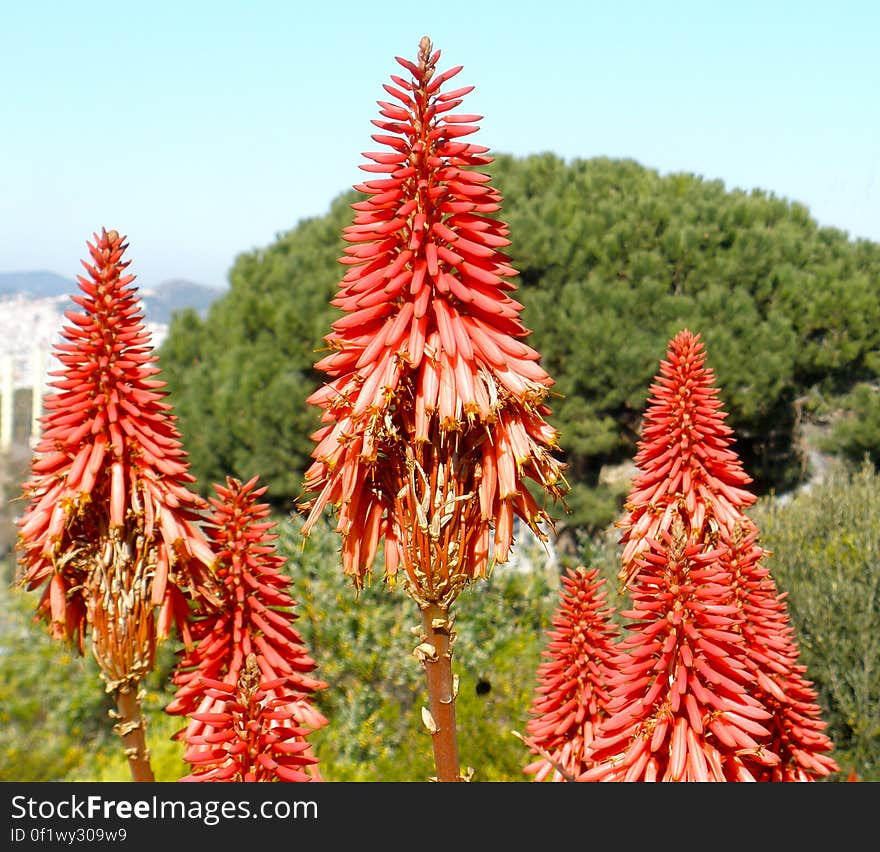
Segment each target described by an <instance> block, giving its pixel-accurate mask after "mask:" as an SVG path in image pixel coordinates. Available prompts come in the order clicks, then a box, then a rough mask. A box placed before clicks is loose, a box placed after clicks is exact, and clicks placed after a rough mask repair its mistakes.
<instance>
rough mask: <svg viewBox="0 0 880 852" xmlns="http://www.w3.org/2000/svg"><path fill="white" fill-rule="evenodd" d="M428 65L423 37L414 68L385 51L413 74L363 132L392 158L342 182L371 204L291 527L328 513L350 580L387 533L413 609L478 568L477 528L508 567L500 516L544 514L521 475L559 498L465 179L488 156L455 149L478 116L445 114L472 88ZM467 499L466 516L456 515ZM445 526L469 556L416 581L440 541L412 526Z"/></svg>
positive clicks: (537, 376)
mask: <svg viewBox="0 0 880 852" xmlns="http://www.w3.org/2000/svg"><path fill="white" fill-rule="evenodd" d="M439 56H440V53H439V51H436V52H433V51H432V46H431V42H430V40H429V39H428V38H427V37H426V38H424V39H422V41H421V43H420V46H419V57H418V63H417V64H414V63H412V62H409V61H408V60H405V59H401V58H399V57H398V59H397V61H398V63H399V64H400V65H401V66H402V67H404V68H405V69H407V70H408V71H409V72H410V74H411V75H412V79H411V80H407V79H404V78H401V77H397V76H392V81H393V83H394V85H386V86H385V89H386V91H387V92H388V94H389V95H390V96H391V97H392V98H394V99H395V101H396V102H397V103H391V102H386V101H379V105H380V107H381V110H380V113H381V115H382V119H381V120H377V121H375V122H374V124H375V125H376V126H377V127H378V128H379V129H380V130H381V131H383V132H382V133H379V134H376V135H374V136H373V139H374V141H376V142H377V143H379V144H380V145H384V146H387V147H388V148H390V150H389V151H385V152H368V153H366V154H365V156H366V157H367V158H368V159H369V160H370V161H371V162H370V163H369V164H366V165H364V166H362V168H363V169H364V170H365V171H367V172H369V173H372V174H380V175H382V177H381V178H376V179H372V180H368V181H366V182H365V183H363V184H359V185H358V186H357V187H356V189H358V190H359V191H361V192H363V193H364V194H365V195H366V196H368V198H367V199H366V200H364V201H361V202H358V203H356V204H355V205H353V206H354V209H355V210H356V211H357V215H356V216H355V220H354V224H353V225H352V226H350V227H349V228H346V230H345V239H346V240H347V241H348V242H349V243H350V244H351V245H350V246H349V247H348V248H347V249H346V250H345V257H343V258H342V261H341V262H342V263H344V264H345V265H346V266H347V267H348V271H347V272H346V274H345V276H344V277H343V279H342V281H341V282H340V285H339V293H338V295H337V297H336V298H335V299H334V300H333V304H335V305H337V306H338V307H340V308H341V309H342V310H343V311H344V312H345V314H346V315H345V316H343V317H342V318H341V319H339V320H337V321H336V322H335V323H334V324H333V330H332V332H331V333H330V334H328V335H327V336H326V338H325V340H326V342H327V345H328V347H329V349H330V350H331V354H329V355H328V356H326V357H325V358H323V359H321V360H320V361H318V363H317V364H316V367H317V368H318V369H320V370H323V371H324V372H326V373H327V374H328V375H329V376H331V377H332V378H333V381H331V382H330V383H329V384H327V385H325V386H324V387H322V388H320V389H319V390H318V391H316V392H315V393H314V394H313V395H312V396H311V397H310V402H311V403H313V404H314V405H316V406H319V407H320V408H322V409H323V423H324V425H323V426H322V427H321V428H320V429H319V430H318V431H317V432H316V433H315V435H314V436H313V437H314V439H315V441H316V447H315V450H314V452H313V457H314V459H315V461H314V463H313V464H312V466H311V467H310V469H309V470H308V472H307V474H306V484H307V490H308V491H311V492H314V493H315V494H316V495H317V496H316V497H315V498H314V499H313V500H312V501H311V502H310V503H309V504H307V506H306V508H309V509H311V511H310V514H309V517H308V519H307V521H306V524H305V527H304V532H305V534H308V532H309V529H310V528H311V527H312V525H313V524H314V523H315V521H316V519H317V518H318V516H319V515H320V514H321V512H322V511H323V509H324V508H325V506H327V505H331V506H333V507H335V508H336V509H337V510H338V525H337V529H338V531H339V532H340V533H341V534H342V536H343V562H344V570H345V572H346V573H347V574H349V575H351V576H352V578H353V579H354V581H355V583H356V585H357V586H358V587H360V586H361V585H362V584H363V582H364V581H365V579H366V576H367V574H368V573H369V572H370V570H371V566H372V560H373V556H374V554H375V553H376V551H377V549H378V541H379V539H380V538H381V537H382V536H383V534H386V533H388V532H391V538H390V541H389V540H388V539H387V538H386V562H385V570H386V577H387V578H388V579H392V578H393V577H394V574H395V572H396V570H397V566H399V565H400V566H402V567H403V568H404V569H405V570H406V572H407V575H408V578H409V580H410V582H412V583H413V584H414V585H415V587H416V588H418V589H420V590H422V591H423V592H424V596H425V598H426V599H428V600H440V599H442V598H443V597H444V595H447V594H448V593H450V592H451V593H452V594H453V596H454V594H455V593H456V589H457V586H458V585H459V584H460V582H462V581H467V580H469V579H473V578H474V577H479V576H484V575H485V574H486V572H487V571H488V559H489V553H490V550H491V547H490V532H489V528H490V526H492V525H495V535H494V540H493V541H491V544H494V551H495V558H496V560H497V561H505V560H506V559H507V556H508V553H509V549H510V546H511V543H512V527H511V521H512V518H513V515H518V516H519V517H520V518H521V519H522V520H523V521H525V522H526V523H527V524H528V525H529V526H530V527H532V528H533V529H534V530H535V531H536V532H539V531H540V524H541V523H542V522H544V521H548V520H549V519H548V518H547V517H546V515H545V514H544V513H543V512H542V511H541V510H539V509H538V508H537V506H535V505H534V501H532V500H531V499H530V498H529V497H528V496H527V489H526V486H525V480H526V479H527V478H531V479H533V480H535V481H536V482H538V483H540V485H541V486H542V487H543V488H545V489H546V490H547V491H548V492H549V493H550V494H552V495H553V496H561V494H562V492H563V490H564V488H565V485H564V480H563V477H562V467H561V465H560V464H559V463H558V462H557V461H555V460H554V459H553V458H552V456H551V451H554V450H556V449H557V435H556V432H555V431H554V430H553V429H552V428H550V427H549V426H548V425H547V424H546V423H545V421H544V419H543V417H544V415H546V414H547V413H548V410H547V408H546V407H545V406H544V405H543V400H544V399H545V398H546V396H547V394H548V392H549V388H550V387H551V385H552V380H551V379H550V377H549V376H548V375H547V374H546V373H545V372H544V370H543V369H541V367H540V366H539V365H538V359H539V354H538V353H537V352H536V351H535V350H534V349H532V348H531V347H529V346H527V345H526V344H525V343H523V342H522V340H521V339H522V338H524V337H526V336H527V335H528V331H527V330H526V329H525V328H524V327H523V325H522V324H521V322H520V320H519V314H520V312H521V310H522V306H521V305H520V304H519V303H517V302H515V301H514V300H513V299H511V297H510V296H509V295H507V292H506V291H510V290H513V289H514V288H515V287H514V285H513V284H512V283H511V282H510V281H509V280H508V279H509V278H511V277H512V276H514V275H515V274H516V271H515V270H514V269H513V268H512V267H511V266H510V263H509V258H508V257H507V256H506V255H504V254H503V253H502V252H501V249H502V248H503V247H505V246H506V245H508V243H509V240H508V239H507V232H508V229H507V226H506V225H504V224H503V223H501V222H499V221H497V220H496V219H494V218H491V216H490V215H489V214H492V213H494V212H496V211H497V210H498V209H499V208H500V203H501V197H500V195H499V193H498V192H497V191H496V190H494V189H493V188H492V187H491V186H490V184H489V178H488V176H486V175H484V174H482V173H480V172H479V171H476V170H475V169H474V167H479V166H482V165H485V164H488V163H490V162H491V157H488V156H487V155H486V152H487V150H488V149H486V148H484V147H483V146H479V145H474V144H472V143H469V142H464V141H461V140H462V138H463V137H465V136H467V135H470V134H472V133H474V132H475V131H476V130H477V129H478V128H477V126H476V125H475V124H474V123H473V122H475V121H477V120H479V118H480V117H479V116H472V115H457V114H454V113H452V112H451V111H452V110H454V109H455V108H456V107H457V106H458V105H459V104H460V103H461V100H462V97H463V96H464V95H465V94H467V93H468V92H469V91H470V90H471V89H472V87H463V88H460V89H456V90H455V91H453V92H448V93H445V94H444V93H442V92H441V89H442V85H443V83H445V82H446V81H447V80H449V79H450V78H451V77H453V76H454V75H455V74H457V73H458V72H459V71H460V70H461V69H460V68H453V69H451V70H449V71H446V72H443V73H440V74H435V68H436V64H437V60H438V58H439ZM404 486H406V487H407V493H406V494H403V495H402V494H401V493H400V491H401V488H402V487H404ZM477 493H479V495H480V500H481V505H482V508H481V509H480V508H477V507H474V506H472V505H471V503H472V500H471V497H472V496H473V495H476V494H477ZM417 506H419V507H421V508H420V509H417V508H416V507H417ZM400 510H403V511H404V512H405V513H406V514H405V515H404V516H400V515H399V514H398V512H399V511H400ZM413 513H416V514H413ZM438 515H439V516H440V517H438ZM458 515H462V516H464V518H465V519H466V520H467V528H468V530H469V531H468V533H467V534H466V536H465V537H464V539H463V540H462V541H461V547H462V550H461V553H462V555H464V554H468V555H469V556H470V557H471V558H469V559H464V558H459V559H458V560H457V563H455V564H449V563H445V564H443V565H442V566H438V567H439V571H437V572H427V573H428V574H429V576H430V575H431V574H432V573H433V576H430V579H428V578H426V577H425V576H424V575H425V573H426V569H425V566H424V565H423V562H424V555H427V554H429V553H430V552H431V551H432V550H437V547H436V544H431V543H429V542H428V541H426V540H424V539H426V532H427V531H428V530H430V529H432V524H433V528H434V529H435V530H436V528H437V527H438V526H440V527H446V526H447V524H449V523H450V522H448V521H446V522H444V520H443V519H444V518H447V517H450V516H458ZM496 519H499V520H498V521H497V524H496V523H495V522H496ZM413 521H415V524H413V523H412V522H413ZM419 523H420V524H421V526H419ZM461 526H462V525H461V524H460V523H455V524H452V526H451V528H452V529H457V528H460V527H461ZM413 527H416V528H415V529H413ZM352 530H353V531H354V534H351V532H350V531H352ZM435 537H436V536H435ZM390 551H394V552H390ZM435 558H437V557H435ZM420 575H421V576H420Z"/></svg>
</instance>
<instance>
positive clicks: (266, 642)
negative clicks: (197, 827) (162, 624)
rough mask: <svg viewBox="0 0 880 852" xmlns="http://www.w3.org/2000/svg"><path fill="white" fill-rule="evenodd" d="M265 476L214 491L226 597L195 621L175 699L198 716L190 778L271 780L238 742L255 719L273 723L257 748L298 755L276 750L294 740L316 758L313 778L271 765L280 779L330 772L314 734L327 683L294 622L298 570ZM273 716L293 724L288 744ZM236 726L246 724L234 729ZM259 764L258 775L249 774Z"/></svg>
mask: <svg viewBox="0 0 880 852" xmlns="http://www.w3.org/2000/svg"><path fill="white" fill-rule="evenodd" d="M257 480H258V478H257V477H254V478H252V479H251V480H249V481H248V482H246V483H244V484H242V483H241V482H240V481H238V480H236V479H232V478H227V480H226V486H225V487H224V486H221V485H216V484H215V486H214V487H215V489H216V491H217V495H218V497H217V498H211V500H210V502H211V505H212V506H213V513H212V514H211V516H210V517H209V518H208V519H207V520H206V524H205V528H206V531H207V534H208V537H209V539H210V540H211V543H212V546H213V548H214V551H215V553H216V554H217V575H218V578H219V581H220V583H221V584H222V588H223V594H222V604H221V606H220V607H219V608H217V609H215V610H211V611H208V612H206V613H202V615H201V617H199V618H198V619H197V620H196V621H195V623H194V625H193V628H192V632H193V636H194V638H195V639H196V640H197V644H196V646H195V648H194V649H193V650H192V651H191V652H190V653H189V654H186V655H184V656H183V657H182V658H181V659H180V661H179V662H178V665H177V667H176V669H175V672H174V675H173V682H174V684H175V685H176V687H177V692H176V694H175V696H174V699H173V700H172V701H171V702H170V704H169V705H168V706H167V707H166V708H165V710H166V712H167V713H169V714H171V715H185V716H188V717H189V720H188V723H187V725H186V727H185V728H184V729H182V730H181V731H179V732H178V734H177V735H176V736H177V738H178V739H183V740H185V741H186V743H187V744H188V747H187V751H186V758H185V759H186V760H187V761H189V762H190V763H192V764H193V766H194V767H196V769H195V771H194V778H192V779H190V780H237V781H242V780H267V779H266V778H264V777H263V775H264V774H265V772H267V771H270V770H268V769H266V766H264V767H263V769H262V770H261V769H259V768H255V767H254V766H253V765H252V764H251V763H246V758H245V756H243V755H239V754H238V753H237V752H234V751H230V749H232V747H233V745H234V744H235V743H238V742H241V737H240V736H239V733H241V730H245V729H247V730H248V731H250V730H251V727H252V726H251V727H249V726H248V724H246V723H247V722H248V721H255V720H256V722H257V723H259V724H258V727H259V728H260V730H261V731H262V732H263V733H262V734H261V736H262V737H263V739H261V740H260V747H259V748H258V750H257V752H256V754H259V755H271V756H272V760H274V761H275V762H276V763H278V765H279V766H282V767H285V766H288V765H289V761H288V762H287V763H285V762H281V761H279V759H278V755H277V754H276V752H277V751H278V750H279V749H281V750H282V751H283V750H287V751H289V752H290V751H291V750H292V752H291V753H293V752H295V753H296V755H297V761H296V762H298V763H301V764H302V765H303V767H306V768H303V769H302V772H304V773H305V774H306V775H307V776H308V777H307V778H299V777H293V775H291V774H290V773H289V772H287V773H286V770H283V769H282V770H277V769H276V768H275V767H273V768H271V772H274V773H275V774H276V775H278V780H288V781H290V780H312V779H315V780H320V776H319V774H318V772H317V767H316V765H315V764H316V763H317V761H316V760H315V759H314V758H313V757H312V755H311V752H310V750H309V748H308V744H307V742H306V741H305V737H306V735H307V734H308V732H309V731H311V730H316V729H317V728H319V727H322V726H323V725H325V724H327V719H326V718H325V717H324V716H323V714H321V713H320V712H319V711H318V710H317V709H316V708H315V706H314V704H313V698H314V694H315V692H316V691H318V690H321V689H324V688H326V686H327V684H326V683H324V682H323V681H321V680H318V679H316V678H315V677H313V676H312V675H311V674H309V673H310V672H312V671H313V670H314V669H315V668H316V666H315V662H314V660H313V659H312V658H311V656H310V655H309V653H308V650H307V648H306V646H305V644H304V642H303V640H302V637H301V636H300V634H299V632H298V631H297V630H296V629H295V628H294V626H293V624H294V621H295V620H296V617H297V616H296V613H295V607H296V601H295V600H294V599H293V598H292V597H291V596H290V593H289V587H290V583H291V581H290V579H289V578H288V577H286V576H285V575H284V574H283V573H282V572H281V569H282V567H283V565H284V558H283V557H282V556H280V555H279V554H277V553H276V552H275V549H274V540H275V539H276V537H277V536H276V535H275V534H274V533H273V532H272V529H273V528H274V524H273V523H272V522H269V521H266V520H265V519H266V518H267V516H268V514H269V507H268V505H267V504H262V503H258V502H257V500H258V498H259V497H260V496H262V495H263V494H265V492H266V488H265V486H264V487H260V488H258V487H257ZM248 660H250V661H251V663H250V664H251V665H252V666H254V667H255V669H254V671H255V674H252V675H248V676H247V677H246V678H245V679H246V680H247V684H249V686H246V688H245V686H242V678H243V677H245V674H246V673H245V666H246V665H247V664H248ZM254 678H256V679H257V680H258V681H261V683H262V685H261V686H260V696H259V698H255V697H254V695H255V693H254V690H255V689H256V681H255V680H254ZM218 689H219V690H220V692H219V693H218ZM236 690H238V693H236V692H235V691H236ZM242 690H244V693H242ZM233 693H235V694H238V695H239V697H238V699H236V701H238V705H236V706H238V708H239V709H237V710H236V711H235V713H230V711H229V701H231V700H232V699H231V698H230V695H232V694H233ZM243 694H246V697H247V700H244V698H242V697H241V696H242V695H243ZM241 708H246V712H245V710H242V709H241ZM270 713H272V714H280V715H277V717H276V716H270V715H267V714H270ZM270 719H276V721H277V719H282V720H283V721H284V722H285V724H286V725H287V726H288V727H290V730H289V731H287V732H286V733H285V734H284V736H283V737H282V740H283V742H284V745H283V746H276V745H275V744H274V741H273V740H272V739H271V736H274V735H276V734H278V733H279V731H278V730H277V727H278V726H277V725H276V724H275V723H274V722H273V724H270V725H268V726H267V725H266V724H265V723H266V722H267V720H270ZM242 720H244V721H242ZM242 725H243V726H244V727H242ZM291 726H292V727H291ZM233 729H234V730H235V731H236V732H238V733H236V736H235V737H234V738H231V739H228V738H227V735H228V734H230V732H231V731H233ZM270 735H271V736H270ZM248 736H250V735H248ZM266 737H269V738H268V739H267V738H266ZM224 743H225V745H224ZM299 744H302V747H301V748H300V745H299ZM248 748H249V749H253V748H256V745H255V743H254V742H252V741H249V745H248ZM251 758H253V754H251ZM242 761H245V763H242ZM232 765H235V766H238V767H239V768H238V769H237V770H236V771H235V772H234V773H233V774H232V775H231V776H229V777H225V775H224V773H225V772H226V768H228V767H229V766H232ZM208 766H210V767H211V770H210V771H208V769H207V768H206V767H208ZM250 772H253V773H256V776H257V777H256V778H253V779H250V778H248V777H246V776H248V773H250ZM297 772H300V770H299V769H298V770H297ZM218 773H219V774H220V775H224V777H222V778H221V777H219V776H218ZM285 774H287V775H290V777H285ZM294 774H296V773H294Z"/></svg>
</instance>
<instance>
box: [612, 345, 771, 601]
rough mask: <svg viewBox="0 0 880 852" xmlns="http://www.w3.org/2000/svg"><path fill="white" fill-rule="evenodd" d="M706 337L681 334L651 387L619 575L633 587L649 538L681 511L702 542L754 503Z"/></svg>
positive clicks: (726, 527) (727, 527) (727, 526)
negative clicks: (733, 445) (727, 420)
mask: <svg viewBox="0 0 880 852" xmlns="http://www.w3.org/2000/svg"><path fill="white" fill-rule="evenodd" d="M705 361H706V356H705V350H704V347H703V343H702V341H701V339H700V335H699V334H693V333H691V332H690V331H688V330H687V329H684V330H683V331H680V332H679V333H678V334H677V335H676V336H675V338H673V340H672V341H671V343H670V344H669V348H668V351H667V355H666V360H664V361H662V362H661V365H660V373H659V375H657V376H656V378H655V380H654V384H653V385H651V393H652V396H651V398H650V399H649V401H648V407H647V410H646V412H645V415H644V423H643V426H642V437H641V440H640V441H639V451H638V453H637V454H636V456H635V459H634V461H635V464H636V465H637V467H638V468H639V469H640V471H641V473H640V475H639V476H638V477H637V478H636V480H635V481H634V483H633V486H632V489H631V491H630V493H629V497H628V499H627V502H626V510H627V514H626V516H625V517H624V518H623V519H622V520H621V521H620V522H618V526H620V527H623V530H624V532H623V534H622V536H621V544H622V545H623V556H622V563H623V565H622V568H621V571H620V579H621V582H622V583H623V584H627V583H628V582H629V581H630V578H631V577H632V574H633V572H634V571H635V570H636V567H635V566H636V564H637V558H638V556H639V555H640V554H641V553H642V551H643V550H644V549H645V548H646V546H647V545H646V541H647V539H648V538H654V539H659V538H660V537H661V536H662V535H663V533H665V532H668V531H669V529H670V524H671V519H672V516H673V512H674V510H676V509H677V510H678V512H679V515H680V516H681V517H682V519H683V521H684V523H685V525H686V527H687V528H688V530H689V533H688V534H689V536H690V537H691V538H692V539H693V540H699V539H701V538H702V537H703V536H704V535H706V534H707V533H706V531H707V529H711V530H717V531H719V532H725V531H726V532H727V534H728V535H729V534H730V533H731V532H732V530H733V528H734V526H735V525H736V524H737V523H738V522H740V521H741V520H742V519H743V518H744V515H743V514H742V510H743V509H745V508H747V507H748V506H750V505H752V503H754V502H755V496H754V495H753V494H751V493H750V492H749V491H748V490H746V488H745V486H747V485H748V484H749V483H750V482H751V478H750V477H749V476H747V475H746V473H745V472H744V471H743V468H742V463H741V462H740V460H739V457H738V456H737V455H736V453H735V452H734V451H733V450H732V449H730V445H731V443H732V442H733V430H732V429H731V428H730V427H729V426H727V425H725V423H724V419H725V418H726V417H727V414H726V413H725V412H724V411H723V410H721V406H722V403H721V401H720V400H719V399H718V390H717V389H716V388H715V387H713V382H714V380H715V374H714V372H713V371H712V369H711V368H709V367H707V366H706V365H705Z"/></svg>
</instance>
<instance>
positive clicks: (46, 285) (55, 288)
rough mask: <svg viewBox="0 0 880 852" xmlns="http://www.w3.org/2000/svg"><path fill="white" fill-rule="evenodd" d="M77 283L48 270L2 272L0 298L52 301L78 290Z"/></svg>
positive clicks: (0, 275) (0, 273) (0, 274)
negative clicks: (19, 296)
mask: <svg viewBox="0 0 880 852" xmlns="http://www.w3.org/2000/svg"><path fill="white" fill-rule="evenodd" d="M76 286H77V285H76V282H74V281H71V280H70V279H69V278H64V277H63V276H61V275H57V274H56V273H54V272H49V271H48V270H47V269H36V270H32V271H29V272H0V296H15V295H17V294H18V295H22V296H25V297H27V298H28V299H51V298H54V297H55V296H64V295H65V294H67V293H71V292H72V291H73V290H74V289H75V288H76Z"/></svg>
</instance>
